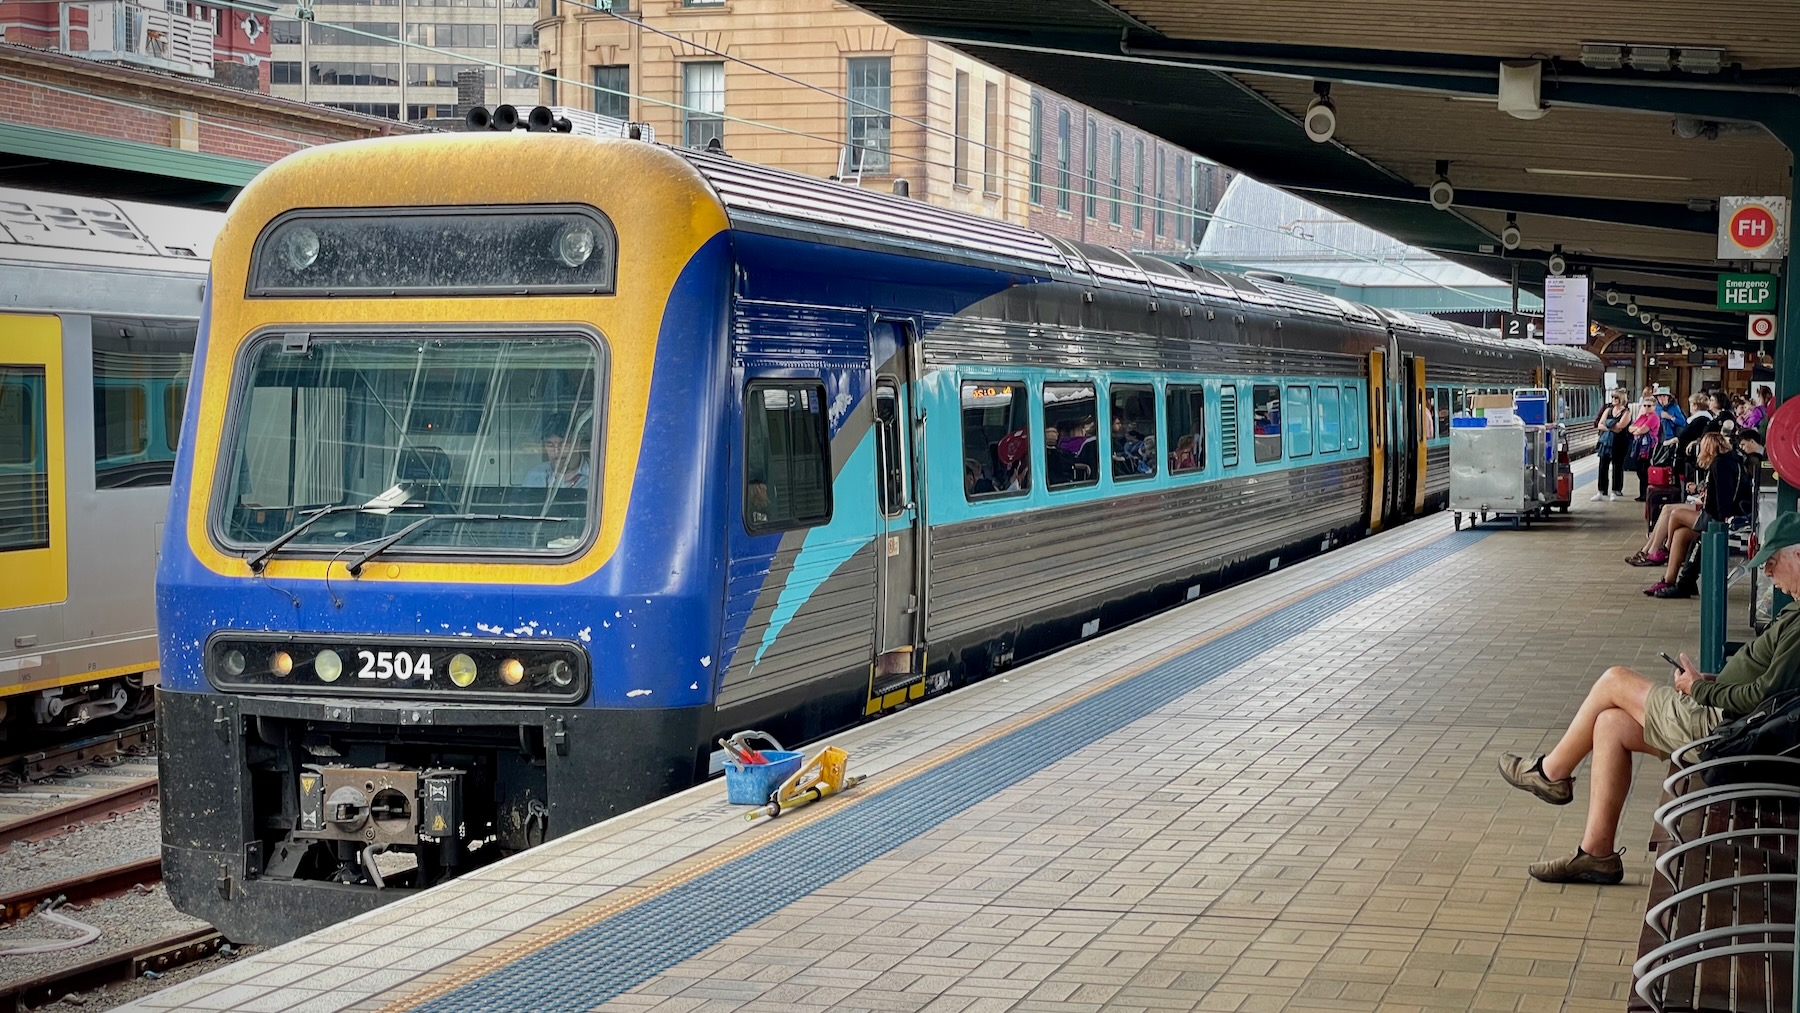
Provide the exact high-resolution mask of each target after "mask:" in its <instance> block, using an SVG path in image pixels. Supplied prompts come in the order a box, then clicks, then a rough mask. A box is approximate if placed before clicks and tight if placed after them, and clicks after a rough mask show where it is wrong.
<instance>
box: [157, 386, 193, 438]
mask: <svg viewBox="0 0 1800 1013" xmlns="http://www.w3.org/2000/svg"><path fill="white" fill-rule="evenodd" d="M187 389H188V385H187V381H186V380H177V381H175V382H174V383H171V384H169V385H168V386H167V387H165V388H163V446H164V447H165V448H166V449H167V450H168V451H169V452H170V453H174V452H175V451H177V450H179V449H181V416H182V415H184V414H185V413H186V408H187Z"/></svg>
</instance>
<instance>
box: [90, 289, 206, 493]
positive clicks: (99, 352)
mask: <svg viewBox="0 0 1800 1013" xmlns="http://www.w3.org/2000/svg"><path fill="white" fill-rule="evenodd" d="M198 331H199V328H198V326H197V325H195V324H193V323H191V322H174V323H171V322H168V321H161V320H141V319H135V318H119V317H95V318H94V320H93V325H92V340H93V349H94V487H95V488H97V489H124V488H132V487H141V486H162V485H168V484H169V481H170V479H171V477H172V476H173V475H174V474H175V446H176V443H177V442H178V439H177V438H178V435H179V433H180V431H181V413H182V408H183V407H184V401H185V400H186V396H187V380H188V374H189V373H190V372H191V371H192V369H193V362H194V339H195V336H196V334H197V333H198ZM159 429H160V432H159V431H158V430H159Z"/></svg>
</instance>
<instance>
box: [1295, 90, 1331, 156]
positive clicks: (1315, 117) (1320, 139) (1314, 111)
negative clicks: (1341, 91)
mask: <svg viewBox="0 0 1800 1013" xmlns="http://www.w3.org/2000/svg"><path fill="white" fill-rule="evenodd" d="M1303 122H1304V125H1305V127H1306V138H1307V140H1310V141H1312V142H1313V143H1315V144H1324V143H1325V142H1327V141H1329V140H1331V138H1332V135H1333V134H1336V133H1337V103H1336V102H1333V101H1332V100H1331V82H1330V81H1314V82H1313V98H1312V101H1311V102H1308V103H1307V104H1306V118H1305V120H1304V121H1303Z"/></svg>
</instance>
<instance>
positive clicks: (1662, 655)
mask: <svg viewBox="0 0 1800 1013" xmlns="http://www.w3.org/2000/svg"><path fill="white" fill-rule="evenodd" d="M1656 656H1657V657H1659V658H1661V659H1662V660H1664V661H1666V662H1668V663H1669V664H1671V665H1673V666H1675V671H1677V672H1679V671H1682V667H1681V662H1679V661H1676V660H1675V659H1674V658H1671V657H1669V652H1667V651H1657V652H1656Z"/></svg>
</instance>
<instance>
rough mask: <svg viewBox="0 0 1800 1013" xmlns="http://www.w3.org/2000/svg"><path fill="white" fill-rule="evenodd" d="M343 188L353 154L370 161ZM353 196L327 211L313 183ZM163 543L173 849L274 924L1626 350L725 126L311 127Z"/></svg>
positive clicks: (363, 896)
mask: <svg viewBox="0 0 1800 1013" xmlns="http://www.w3.org/2000/svg"><path fill="white" fill-rule="evenodd" d="M346 179H354V180H357V181H358V185H357V187H356V188H355V189H354V191H351V190H347V189H345V188H344V187H343V186H342V185H341V184H342V181H343V180H346ZM325 196H328V197H329V198H330V199H329V200H324V199H322V197H325ZM209 310H210V317H209V320H208V322H207V324H206V326H205V328H204V329H203V332H202V334H201V338H200V347H199V352H198V363H197V367H196V374H195V375H196V383H195V385H194V388H193V392H192V394H191V399H192V403H191V404H190V410H189V411H188V413H187V416H186V418H187V424H186V428H185V430H184V434H183V438H182V440H181V442H180V456H179V460H178V462H177V481H176V484H175V490H176V492H175V497H174V500H173V503H172V505H171V508H170V511H171V512H170V519H169V523H168V525H167V537H166V540H165V542H164V545H163V549H162V562H161V568H160V571H159V576H158V590H159V596H158V606H159V620H160V628H161V635H162V669H163V682H164V691H163V693H162V695H161V697H160V699H159V708H160V714H161V721H162V726H163V735H164V737H165V741H166V742H167V743H169V748H168V750H167V753H166V756H165V761H164V763H165V766H164V781H163V805H162V819H163V824H164V868H165V870H166V872H165V876H166V878H167V880H168V882H169V886H170V892H171V895H172V896H173V897H174V898H175V900H176V902H177V903H178V904H179V905H180V906H181V907H182V908H183V909H185V910H187V911H189V912H192V913H194V914H196V915H199V916H200V917H203V918H205V919H207V920H208V921H210V922H212V923H213V924H215V925H217V926H218V927H219V928H220V929H221V930H222V931H224V932H225V934H226V935H227V936H229V937H230V938H232V939H236V940H244V941H256V942H269V941H275V940H279V939H283V938H287V937H291V936H293V935H296V934H298V933H300V932H303V931H307V930H310V929H313V928H316V927H318V926H320V925H322V924H325V923H328V922H330V921H332V920H335V919H338V918H342V917H345V916H348V915H350V914H353V913H355V912H357V911H360V910H364V909H367V908H368V907H370V906H373V905H375V904H378V903H380V902H381V901H382V900H383V899H384V898H386V897H391V896H395V895H397V894H398V893H400V892H402V891H404V890H408V889H413V888H417V887H420V886H424V885H429V884H430V883H433V882H436V881H439V880H441V879H443V878H445V877H448V876H451V875H454V874H456V873H457V872H458V871H460V870H463V869H467V868H469V867H471V866H474V865H478V864H482V863H485V862H487V861H490V860H492V859H493V858H494V857H497V856H500V855H505V854H508V853H511V852H514V851H517V850H520V849H522V848H526V847H529V846H532V845H534V844H536V843H538V842H540V841H542V840H544V839H546V838H549V837H555V836H558V835H562V834H566V833H569V832H570V831H572V830H575V829H577V828H579V827H582V826H584V825H587V824H590V823H593V822H595V821H598V820H601V819H604V818H606V817H608V816H611V815H614V814H616V813H619V812H622V811H624V810H626V809H629V808H631V807H634V806H636V805H639V804H641V803H643V802H646V801H648V800H650V799H653V798H655V797H658V796H660V795H663V794H666V793H669V792H672V791H675V790H678V789H681V788H684V787H687V786H689V785H691V784H693V783H695V782H697V781H698V780H701V779H703V778H704V777H706V776H707V775H708V773H709V771H710V770H715V769H716V764H717V757H716V754H715V752H714V746H713V742H714V740H715V739H716V738H717V737H718V736H720V735H722V734H725V733H729V732H731V731H733V730H736V729H740V728H751V727H755V728H763V729H767V730H770V731H773V732H775V733H776V734H778V735H780V736H781V737H783V738H784V739H786V740H789V741H795V742H798V741H806V740H810V739H813V738H816V737H818V736H821V735H824V734H827V733H829V732H831V731H832V730H834V729H838V728H842V727H845V726H847V725H849V724H852V723H854V722H856V721H858V720H860V719H862V718H864V717H866V716H870V715H874V714H878V713H880V712H882V711H884V710H887V709H891V708H894V707H897V706H902V705H904V704H906V703H907V702H909V701H914V700H918V699H921V698H922V697H925V696H927V695H929V694H932V693H935V692H939V691H942V690H945V689H948V688H950V687H952V686H954V685H956V684H958V683H961V682H964V681H969V680H975V679H980V678H982V677H985V676H989V675H992V674H994V673H996V672H1000V671H1004V670H1006V669H1007V668H1009V667H1010V666H1013V665H1016V664H1018V663H1020V662H1022V661H1024V660H1026V659H1029V658H1032V657H1037V656H1041V655H1044V654H1046V653H1048V652H1051V651H1054V650H1057V649H1058V648H1061V647H1064V646H1066V645H1069V644H1073V643H1076V642H1079V641H1081V640H1082V639H1084V638H1087V637H1092V636H1094V635H1096V634H1098V633H1102V632H1106V631H1109V630H1113V629H1117V628H1119V627H1121V626H1124V625H1126V624H1128V623H1131V622H1133V621H1135V620H1137V619H1140V618H1142V617H1144V616H1146V615H1149V614H1152V613H1155V612H1158V611H1161V610H1164V609H1168V608H1171V607H1173V606H1176V605H1179V604H1180V603H1182V602H1184V601H1189V600H1192V599H1194V598H1196V597H1198V596H1200V595H1202V594H1204V593H1206V592H1208V591H1210V590H1212V589H1215V588H1217V587H1220V586H1222V585H1224V584H1226V583H1228V582H1231V581H1236V580H1240V579H1244V578H1245V577H1248V576H1252V575H1254V574H1257V573H1261V572H1267V571H1268V570H1269V569H1271V568H1272V567H1274V566H1278V565H1286V564H1288V563H1290V562H1292V561H1295V560H1298V559H1301V558H1304V557H1306V556H1310V555H1313V554H1316V553H1319V552H1321V551H1324V550H1326V549H1328V548H1330V547H1331V546H1333V545H1335V544H1337V543H1339V542H1342V541H1345V540H1349V539H1354V538H1358V537H1361V536H1363V535H1365V534H1366V533H1368V532H1370V531H1372V530H1377V529H1380V528H1382V527H1385V526H1388V525H1391V524H1394V523H1397V522H1400V521H1403V520H1405V519H1407V518H1409V517H1412V516H1414V515H1417V514H1420V513H1423V512H1426V511H1429V510H1432V509H1434V508H1436V507H1438V506H1440V505H1441V504H1442V502H1443V500H1444V498H1445V493H1446V490H1447V485H1448V449H1447V448H1448V439H1447V436H1448V415H1449V408H1450V403H1451V399H1452V397H1453V395H1454V394H1456V393H1460V392H1465V391H1469V390H1477V389H1487V390H1510V389H1512V388H1514V387H1518V386H1529V385H1543V386H1548V387H1550V388H1552V389H1553V390H1554V391H1555V392H1556V401H1557V403H1558V404H1559V405H1560V406H1561V410H1562V414H1563V415H1564V416H1565V417H1566V418H1567V420H1568V421H1569V423H1570V426H1571V429H1572V432H1573V442H1574V447H1575V451H1576V452H1577V453H1580V452H1582V451H1584V450H1585V449H1586V448H1587V447H1590V446H1591V445H1592V442H1593V434H1592V429H1591V425H1590V424H1588V420H1590V419H1591V417H1592V415H1593V411H1594V409H1595V408H1597V406H1598V395H1599V385H1600V383H1601V378H1600V370H1599V363H1598V362H1597V361H1596V360H1595V359H1594V358H1593V357H1592V356H1589V355H1587V354H1586V353H1585V352H1581V351H1565V350H1558V349H1550V348H1546V347H1544V346H1543V345H1540V344H1536V343H1530V342H1507V341H1502V340H1501V339H1499V338H1497V337H1495V336H1493V335H1492V334H1490V333H1486V332H1481V331H1477V330H1473V329H1470V328H1464V327H1459V326H1456V325H1451V324H1446V323H1443V322H1440V321H1436V320H1432V319H1429V318H1425V317H1419V316H1414V315H1410V314H1404V313H1394V312H1387V311H1379V310H1375V309H1370V308H1368V307H1365V306H1360V305H1356V304H1352V303H1349V302H1345V301H1342V300H1340V299H1335V298H1331V297H1328V296H1325V295H1320V294H1317V293H1314V292H1311V291H1308V290H1305V289H1301V288H1297V287H1292V286H1288V285H1284V284H1278V283H1273V282H1269V281H1263V280H1253V279H1246V278H1242V277H1235V276H1227V275H1219V274H1213V273H1209V272H1207V271H1204V270H1197V269H1192V268H1188V267H1184V266H1180V265H1177V264H1175V263H1172V262H1170V261H1167V260H1163V259H1160V258H1157V257H1150V256H1141V255H1127V254H1124V253H1120V252H1118V251H1115V250H1111V249H1106V248H1102V247H1097V246H1090V245H1084V244H1076V243H1066V242H1062V241H1059V240H1055V239H1052V238H1049V237H1046V236H1043V235H1041V234H1039V233H1036V232H1033V231H1031V230H1028V229H1025V228H1022V227H1019V226H1015V225H1010V224H1006V223H1002V222H995V221H989V220H985V219H981V218H977V217H972V216H969V215H964V214H960V213H956V212H953V211H949V210H945V209H941V208H937V207H934V206H931V205H928V204H924V203H920V202H917V201H912V200H908V199H905V198H901V197H895V196H891V195H886V194H879V193H871V192H866V191H862V190H858V189H855V188H852V187H848V186H845V185H842V184H839V183H835V182H827V181H823V180H816V179H811V178H807V177H803V176H797V175H793V174H790V173H785V172H781V171H777V170H774V169H769V168H765V167H761V166H757V165H753V164H749V163H745V162H740V161H736V160H734V159H731V158H729V157H726V156H723V155H719V154H708V153H701V152H694V151H678V150H673V149H669V148H664V147H660V146H656V145H653V144H648V143H642V142H635V141H601V140H595V139H591V138H580V137H569V136H562V135H552V134H531V135H510V136H509V135H492V134H483V135H461V136H440V137H427V138H405V139H391V140H382V141H376V142H367V143H361V142H359V143H354V144H343V145H332V146H329V147H327V148H322V149H317V150H313V151H308V152H304V153H301V154H298V155H295V156H293V157H291V158H288V159H286V160H284V161H282V162H281V163H278V164H277V165H275V166H274V167H272V168H270V169H269V170H268V171H267V172H265V173H264V174H263V175H262V176H260V177H259V178H258V179H257V180H256V181H255V182H254V183H252V184H251V185H250V186H249V187H248V188H247V189H246V190H245V191H244V193H243V195H242V196H241V197H240V198H239V200H238V202H237V204H236V205H235V206H234V207H233V210H232V212H231V214H230V217H229V220H228V222H227V224H226V227H225V229H224V232H223V233H222V234H221V236H220V238H219V242H218V246H217V252H216V256H215V259H214V268H213V278H212V283H211V301H210V306H209Z"/></svg>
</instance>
